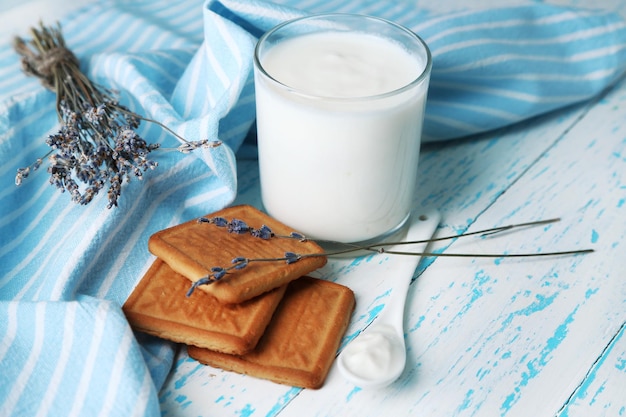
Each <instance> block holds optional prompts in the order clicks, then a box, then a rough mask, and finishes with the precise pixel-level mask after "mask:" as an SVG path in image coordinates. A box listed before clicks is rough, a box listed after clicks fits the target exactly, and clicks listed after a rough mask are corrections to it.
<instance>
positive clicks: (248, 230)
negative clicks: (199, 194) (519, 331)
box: [187, 217, 593, 297]
mask: <svg viewBox="0 0 626 417" xmlns="http://www.w3.org/2000/svg"><path fill="white" fill-rule="evenodd" d="M557 221H560V219H558V218H554V219H548V220H538V221H533V222H526V223H517V224H510V225H506V226H500V227H493V228H490V229H485V230H479V231H475V232H468V233H462V234H459V235H452V236H444V237H438V238H431V239H425V240H412V241H399V242H384V243H375V244H372V245H367V246H359V245H352V244H343V246H344V247H345V249H339V250H336V251H333V252H322V253H295V252H285V254H284V256H282V257H276V258H247V257H244V256H237V257H235V258H233V259H232V260H231V265H229V266H214V267H212V268H211V273H210V274H208V275H207V276H205V277H202V278H200V279H199V280H197V281H195V282H193V283H192V285H191V287H190V288H189V290H188V291H187V297H189V296H191V294H193V292H194V291H195V289H196V288H197V287H198V286H200V285H208V284H212V283H214V282H217V281H219V280H221V279H222V278H224V277H225V276H226V275H227V274H229V273H233V272H236V271H239V270H242V269H245V268H246V267H247V266H248V265H249V264H250V263H252V262H286V263H287V264H292V263H294V262H298V261H299V260H301V259H304V258H311V257H320V256H325V257H327V256H334V255H343V254H346V253H355V252H362V251H371V252H376V253H388V254H392V255H406V256H447V257H465V258H470V257H472V258H528V257H542V256H559V255H577V254H585V253H591V252H593V249H574V250H566V251H556V252H539V253H504V254H503V253H445V252H443V253H440V252H405V251H397V250H388V249H386V247H389V246H400V245H415V244H420V243H431V242H439V241H444V240H451V239H457V238H460V237H467V236H475V235H480V236H483V237H486V236H490V235H493V234H496V233H501V232H505V231H509V230H513V229H519V228H522V227H530V226H539V225H545V224H549V223H554V222H557ZM198 222H199V223H206V224H213V225H215V226H217V227H220V228H223V229H225V230H226V231H227V232H228V233H235V234H250V235H251V236H254V237H256V238H259V239H263V240H270V239H274V238H282V239H296V240H298V241H300V242H306V241H308V240H309V239H308V238H307V237H306V236H304V235H302V234H300V233H297V232H291V233H290V234H289V235H277V234H275V233H274V232H272V230H271V229H270V228H269V227H268V226H266V225H262V226H261V227H260V228H258V229H255V228H253V227H250V226H248V224H246V222H244V221H243V220H240V219H231V220H227V219H225V218H224V217H211V218H209V217H200V218H198ZM333 243H335V244H339V242H333Z"/></svg>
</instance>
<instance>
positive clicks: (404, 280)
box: [337, 210, 441, 388]
mask: <svg viewBox="0 0 626 417" xmlns="http://www.w3.org/2000/svg"><path fill="white" fill-rule="evenodd" d="M440 218H441V216H440V214H439V213H438V212H437V211H435V210H431V211H428V212H424V213H413V215H412V216H411V220H410V221H411V223H410V225H409V228H408V230H407V233H406V236H405V238H404V240H405V241H414V240H426V239H430V238H431V237H432V236H433V234H434V232H435V230H436V228H437V225H438V224H439V221H440ZM426 246H428V245H427V244H425V243H422V244H411V245H398V246H394V247H393V248H389V250H398V251H405V252H421V251H423V250H424V249H425V248H426ZM381 256H389V257H390V258H389V259H388V260H387V261H386V262H384V263H381V264H379V265H380V268H378V265H376V267H373V270H370V271H368V273H369V272H371V273H376V274H380V273H384V274H386V275H385V276H386V277H388V278H387V279H388V280H390V281H391V294H390V295H389V297H388V298H387V300H386V302H385V306H384V309H383V311H382V312H381V313H380V314H379V315H378V317H377V318H376V319H375V320H374V322H373V323H372V324H371V325H370V326H369V327H367V328H366V329H364V330H363V331H362V332H361V333H360V334H359V335H358V336H357V337H356V338H355V339H354V340H352V341H351V342H350V343H349V344H348V345H347V346H346V347H345V348H344V349H343V350H342V352H341V353H340V354H339V357H338V358H337V366H338V367H339V370H340V372H341V373H342V374H343V376H344V377H345V378H346V379H348V380H349V381H351V382H352V383H354V384H355V385H356V386H358V387H360V388H381V387H384V386H387V385H389V384H391V383H392V382H393V381H395V380H396V379H397V378H398V377H399V376H400V375H401V374H402V371H403V370H404V367H405V365H406V345H405V341H404V308H405V303H406V296H407V293H408V290H409V285H410V283H411V278H412V277H413V274H414V273H415V269H416V267H417V264H418V263H419V261H420V259H421V257H420V256H407V255H381ZM363 278H364V279H367V278H366V277H363Z"/></svg>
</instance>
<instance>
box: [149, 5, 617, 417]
mask: <svg viewBox="0 0 626 417" xmlns="http://www.w3.org/2000/svg"><path fill="white" fill-rule="evenodd" d="M488 3H489V2H487V1H474V2H472V5H474V4H476V5H480V4H482V5H484V4H488ZM567 3H570V4H573V5H581V4H580V3H581V2H577V1H576V0H571V1H569V2H560V4H567ZM467 5H468V4H465V6H467ZM593 6H596V7H598V6H604V7H606V8H610V9H613V10H618V11H624V10H626V2H624V1H606V2H604V3H593ZM429 7H438V6H436V5H431V6H429ZM439 7H440V8H441V9H442V10H443V8H450V7H451V6H450V5H449V4H444V5H440V6H439ZM457 8H458V6H457ZM239 182H240V184H239V186H240V193H239V197H238V200H237V203H251V204H253V205H257V206H260V198H259V183H258V167H257V163H256V161H253V160H240V161H239ZM416 191H417V192H416V196H415V209H416V210H422V209H425V208H428V207H434V208H436V209H438V210H439V211H440V213H441V215H442V221H441V224H440V226H439V229H438V231H437V235H439V236H444V235H449V234H458V233H462V232H465V231H469V232H471V231H474V230H480V229H484V228H489V227H492V226H501V225H505V224H510V223H518V222H525V221H529V220H539V219H545V218H553V217H560V218H561V221H560V222H558V223H555V224H552V225H549V226H543V227H534V228H528V229H524V230H521V231H517V232H515V233H506V234H499V235H494V236H492V237H489V238H465V239H459V240H455V241H453V242H446V243H441V244H439V245H436V246H435V247H434V249H435V250H440V251H443V252H447V253H453V252H474V253H478V252H482V253H487V252H498V253H506V252H508V253H513V252H546V251H551V250H563V249H580V248H593V249H594V250H595V252H594V253H592V254H587V255H578V256H562V257H547V258H525V259H512V258H496V259H487V258H448V257H437V258H434V257H431V258H427V259H424V260H423V261H422V262H421V264H420V266H419V267H418V270H417V271H416V274H415V280H414V282H413V284H412V285H411V289H410V292H409V294H408V299H407V308H406V318H405V332H406V341H407V348H408V363H407V367H406V370H405V372H404V374H403V375H402V377H401V379H400V380H398V381H397V382H396V383H394V384H392V385H391V386H389V387H387V388H384V389H378V390H366V389H359V388H357V387H355V386H354V385H352V384H350V383H349V382H346V381H345V380H344V379H343V378H342V377H341V376H340V375H339V373H338V371H337V369H336V368H335V367H334V366H333V368H332V369H331V372H330V375H329V378H328V380H327V381H326V384H325V385H324V387H323V388H321V389H319V390H301V389H297V388H292V387H288V386H283V385H278V384H274V383H271V382H267V381H262V380H257V379H254V378H251V377H246V376H241V375H237V374H233V373H229V372H224V371H221V370H218V369H213V368H210V367H207V366H203V365H200V364H199V363H198V362H196V361H194V360H192V359H190V358H189V357H188V356H187V354H186V351H185V349H184V348H182V349H181V350H180V351H179V353H178V356H177V359H176V365H175V369H174V370H173V371H172V373H171V375H170V377H169V378H168V380H167V381H166V384H165V386H164V387H163V389H162V390H161V393H160V398H161V407H162V411H163V414H164V415H166V416H197V415H202V416H235V415H237V416H312V415H317V416H329V415H331V416H360V417H363V416H379V415H390V416H391V415H392V416H404V415H406V416H409V415H411V416H412V415H422V416H470V415H472V416H474V415H476V416H498V415H506V416H554V415H556V416H571V417H573V416H581V417H588V416H621V415H626V334H625V333H626V330H625V328H626V248H625V246H624V245H625V243H624V241H625V234H626V81H624V80H622V81H621V82H619V83H618V84H617V85H615V86H614V87H612V88H610V89H609V90H608V91H606V92H605V93H604V94H602V95H601V96H600V97H598V98H597V99H596V100H594V101H592V102H588V103H584V104H581V105H576V106H573V107H571V108H568V109H566V110H562V111H559V112H556V113H552V114H548V115H545V116H542V117H540V118H536V119H532V120H529V121H527V122H524V123H522V124H519V125H515V126H512V127H510V128H507V129H504V130H500V131H497V132H490V133H488V134H484V135H481V136H477V137H472V138H468V139H463V140H457V141H452V142H448V143H443V144H429V145H424V146H423V148H422V152H421V159H420V170H419V184H418V187H417V190H416ZM377 256H382V255H377ZM370 261H371V258H358V259H332V260H331V261H330V262H329V264H328V265H327V266H326V267H324V268H323V269H322V270H321V271H318V275H319V276H322V277H324V278H326V279H330V280H333V281H337V282H340V283H344V284H346V285H349V286H350V287H351V288H353V290H354V291H355V293H356V296H357V308H356V311H355V313H354V316H353V319H352V323H351V325H350V327H349V329H348V331H347V334H346V340H348V339H349V338H352V337H354V336H355V335H356V334H358V332H359V331H360V330H361V329H363V328H365V327H366V326H367V325H368V324H370V323H371V322H372V321H373V320H375V317H376V314H377V313H378V312H379V311H380V310H381V309H382V308H384V305H385V299H386V296H387V292H388V290H389V288H388V287H386V286H385V278H384V277H381V279H380V280H379V281H377V282H363V280H359V279H358V275H359V270H363V269H362V268H367V267H368V263H369V262H370Z"/></svg>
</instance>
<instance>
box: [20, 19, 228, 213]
mask: <svg viewBox="0 0 626 417" xmlns="http://www.w3.org/2000/svg"><path fill="white" fill-rule="evenodd" d="M31 34H32V39H31V40H30V41H29V42H27V41H25V40H24V39H22V38H20V37H16V38H15V40H14V48H15V51H16V52H17V53H18V54H19V55H20V56H21V62H22V69H23V71H24V72H25V73H26V74H28V75H32V76H35V77H37V78H39V79H40V81H41V83H42V84H43V85H44V86H45V87H46V88H48V89H50V90H52V91H53V92H55V93H56V110H57V115H58V118H59V122H60V124H61V127H60V129H59V131H58V132H57V133H55V134H52V135H50V136H49V137H48V138H47V139H46V143H47V144H48V146H49V147H50V149H49V151H48V152H47V153H46V154H45V155H43V156H42V157H40V158H37V160H36V161H35V162H34V163H33V164H31V165H29V166H27V167H24V168H20V169H18V170H17V175H16V177H15V184H16V185H20V184H21V183H22V181H23V180H24V179H25V178H27V177H28V176H29V175H30V173H31V171H35V170H37V169H38V168H39V167H40V166H41V164H42V163H43V160H44V159H45V158H47V159H48V161H49V163H50V164H49V166H48V173H49V174H50V183H51V184H53V185H55V186H56V187H57V188H59V189H60V190H61V191H62V192H65V191H68V192H69V194H70V196H71V198H72V200H73V201H74V202H76V203H79V204H88V203H90V202H91V201H92V200H93V198H94V197H95V196H96V195H97V194H98V193H99V192H100V191H101V190H102V189H104V188H105V187H107V186H108V200H109V203H108V206H107V207H108V208H111V207H114V206H117V202H118V199H119V197H120V194H121V191H122V185H123V184H124V183H125V182H129V181H130V180H131V178H133V177H134V178H137V179H139V180H141V179H142V177H143V173H144V172H146V171H148V170H152V169H154V168H156V167H157V165H158V163H157V162H156V161H155V160H153V159H152V157H151V153H152V152H153V151H155V150H157V149H159V148H160V146H159V144H151V143H148V142H147V141H146V140H145V139H143V138H142V137H140V136H139V135H138V134H137V132H136V129H137V128H138V127H139V125H140V122H141V121H146V122H151V123H155V124H157V125H159V126H161V127H162V128H164V129H166V130H167V131H168V132H170V133H171V134H173V135H174V136H176V137H177V138H178V139H179V140H181V141H182V145H180V146H179V147H178V148H176V149H177V150H178V151H179V152H182V153H188V152H191V151H193V150H195V149H198V148H200V147H214V146H219V145H220V144H221V142H219V141H209V140H208V139H204V140H198V141H187V140H185V139H184V138H182V137H180V136H179V135H178V134H176V133H175V132H174V131H172V130H171V129H169V128H167V127H166V126H164V125H163V124H162V123H160V122H158V121H155V120H152V119H148V118H145V117H142V116H140V115H138V114H136V113H135V112H133V111H131V110H129V109H128V108H127V107H125V106H123V105H122V104H120V103H119V102H118V101H117V99H116V98H115V94H114V93H113V92H112V91H111V90H109V89H106V88H104V87H102V86H99V85H96V84H95V83H93V82H92V81H91V80H90V79H89V78H88V77H87V76H86V75H84V74H83V73H82V72H81V70H80V67H79V66H80V64H79V61H78V59H77V58H76V56H75V55H74V54H73V53H72V51H70V50H69V49H68V48H67V46H66V44H65V40H64V38H63V35H62V33H61V28H60V26H57V27H56V28H54V27H46V26H44V25H43V24H40V27H39V28H38V29H37V28H31Z"/></svg>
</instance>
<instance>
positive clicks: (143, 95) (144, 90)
mask: <svg viewBox="0 0 626 417" xmlns="http://www.w3.org/2000/svg"><path fill="white" fill-rule="evenodd" d="M281 3H282V4H280V5H279V4H275V3H268V2H263V1H249V0H246V1H244V0H223V1H208V2H206V3H205V4H201V3H200V1H199V0H185V1H179V2H169V1H167V0H155V1H151V2H121V3H118V2H115V1H101V2H94V3H93V4H91V5H89V6H87V7H86V8H84V9H82V10H79V11H77V12H76V13H74V14H73V15H70V16H68V17H67V18H66V19H64V20H63V21H62V22H61V23H62V28H63V33H64V35H65V38H66V41H67V44H68V45H69V47H70V48H71V49H72V50H73V51H74V53H75V54H76V55H77V56H78V57H79V59H80V61H81V65H82V67H83V68H84V69H85V71H86V72H87V73H88V75H89V76H90V77H92V78H93V79H94V80H95V81H97V82H98V83H100V84H103V85H105V86H108V87H112V88H115V89H117V90H119V91H120V100H121V102H122V103H124V104H127V105H129V106H130V107H131V108H133V109H135V110H136V111H137V112H139V113H141V114H143V115H145V116H147V117H150V118H153V119H155V120H158V121H160V122H162V123H164V124H166V125H167V126H169V127H170V128H172V129H174V130H175V131H177V132H178V133H179V134H181V135H183V136H185V137H186V138H188V139H190V140H196V139H201V138H209V139H212V140H213V139H219V140H221V141H223V143H224V145H223V146H219V147H216V148H208V149H203V150H201V151H197V152H195V153H194V154H192V155H186V156H185V155H181V154H178V153H175V152H164V153H163V154H162V155H161V156H160V157H159V159H158V161H159V164H160V165H159V167H158V168H157V169H156V170H155V171H153V172H151V173H150V174H146V178H145V179H144V180H143V182H140V181H132V182H130V183H129V184H127V185H126V186H125V187H126V188H125V190H124V192H123V195H122V197H121V198H120V201H119V204H120V206H119V207H117V208H114V209H111V210H107V209H106V204H107V201H106V196H98V197H97V198H96V199H95V200H94V201H93V202H92V203H90V204H89V205H88V206H77V205H75V204H74V203H72V202H71V201H70V199H69V197H68V196H67V195H65V194H61V193H59V192H58V191H57V190H56V189H55V188H54V187H52V186H50V184H48V179H47V173H46V172H45V169H42V170H41V171H43V172H35V173H34V174H32V175H31V177H29V178H27V179H26V180H25V181H24V183H23V185H21V186H20V187H16V186H15V185H14V176H15V173H16V170H17V169H18V168H20V167H24V166H27V165H29V164H30V163H32V162H33V161H34V160H35V159H36V158H37V157H39V156H41V155H44V154H45V152H46V145H45V143H44V138H45V137H46V135H47V134H49V133H52V132H53V131H54V130H55V129H56V128H57V127H58V126H57V119H56V113H55V109H54V95H53V94H52V93H51V92H49V91H46V90H45V89H43V87H41V86H40V85H39V84H38V81H37V80H35V79H33V78H28V77H26V76H24V74H23V73H22V72H21V70H20V67H19V62H18V58H17V55H16V54H15V53H14V52H13V51H12V49H11V47H10V45H9V44H4V45H0V63H1V66H0V75H1V76H0V160H1V161H2V165H1V166H0V181H1V182H0V190H1V191H0V367H1V368H2V373H0V410H2V413H3V414H6V415H64V416H71V415H98V414H99V415H123V416H132V415H158V414H159V403H158V390H159V388H160V386H161V385H162V384H163V381H164V379H165V377H166V375H167V373H168V372H169V370H170V368H171V366H172V361H173V355H174V346H173V345H172V344H170V343H167V342H164V341H162V340H158V339H155V338H152V337H147V336H144V335H140V334H133V332H132V331H131V330H130V327H129V326H128V324H127V322H126V321H125V319H124V316H123V314H122V312H121V309H120V307H121V305H122V304H123V303H124V301H125V300H126V298H127V297H128V295H129V294H130V292H131V291H132V289H133V287H134V286H135V284H136V283H137V282H138V280H139V279H140V278H141V276H142V275H143V273H144V272H145V271H146V270H147V268H148V266H149V265H150V264H151V262H152V260H153V257H152V256H151V255H150V254H149V252H148V250H147V241H148V237H149V236H150V235H151V234H152V233H154V232H156V231H158V230H160V229H163V228H165V227H168V226H172V225H174V224H177V223H180V222H182V221H184V220H187V219H190V218H193V217H198V216H202V215H204V214H207V213H209V212H212V211H215V210H218V209H220V208H222V207H224V206H225V205H227V204H229V203H230V202H232V200H233V199H234V197H235V195H236V192H237V175H236V172H237V171H236V158H235V153H236V152H237V151H239V152H241V151H242V149H243V144H244V139H245V138H246V136H247V133H248V131H249V130H250V128H251V127H252V126H253V122H254V91H253V83H252V77H251V71H252V59H251V57H252V53H253V48H254V45H255V43H256V40H257V38H258V37H259V36H260V35H261V34H262V33H263V32H265V31H266V30H268V29H269V28H271V27H272V26H274V25H275V24H277V23H279V22H282V21H284V20H286V19H289V18H293V17H296V16H301V15H304V14H306V13H317V12H352V13H364V14H374V15H379V16H381V17H385V18H389V19H391V20H395V21H397V22H398V23H401V24H404V25H406V26H408V27H409V28H411V29H413V30H415V31H416V32H417V33H418V34H419V35H420V36H422V37H423V38H424V39H425V40H426V42H427V43H428V44H429V45H430V47H431V50H432V54H433V57H434V61H433V62H434V65H433V72H432V80H431V90H430V95H429V101H428V108H427V113H426V121H425V136H424V138H425V140H429V141H434V140H445V139H452V138H459V137H464V136H468V135H471V134H475V133H479V132H484V131H487V130H491V129H495V128H499V127H502V126H507V125H510V124H512V123H515V122H518V121H521V120H524V119H527V118H529V117H533V116H535V115H538V114H542V113H545V112H548V111H552V110H555V109H557V108H560V107H563V106H567V105H571V104H573V103H577V102H581V101H584V100H588V99H590V98H591V97H593V96H595V95H596V94H598V93H599V92H600V91H602V90H603V89H604V88H606V87H607V86H609V85H610V84H611V83H613V82H615V81H616V80H617V79H618V77H619V76H620V75H621V74H622V73H623V71H624V70H625V69H626V41H625V39H626V25H625V23H624V22H623V21H622V20H621V19H620V18H619V17H618V16H617V15H613V14H610V13H602V12H590V11H582V10H574V9H567V8H562V7H554V6H549V5H545V4H534V5H529V6H520V7H505V8H498V9H490V10H474V11H471V10H468V11H462V12H458V13H454V14H446V15H440V16H431V15H429V14H428V13H427V12H425V11H423V10H419V9H416V8H415V6H414V5H412V3H413V2H408V1H407V2H406V3H405V2H398V1H394V0H388V1H385V0H367V1H360V0H359V1H357V0H344V1H339V2H330V3H328V2H326V1H325V0H315V1H307V2H306V5H307V6H306V10H301V9H298V6H299V5H300V1H299V0H283V1H282V2H281ZM303 4H304V3H303ZM45 23H48V22H45ZM25 32H26V31H25ZM23 35H24V36H27V33H24V34H23ZM139 132H140V133H141V135H142V136H143V137H145V138H147V139H148V140H149V141H150V142H159V143H161V144H162V145H163V146H164V147H168V146H176V145H177V144H178V143H177V141H176V140H175V139H174V138H173V136H171V135H169V134H166V133H164V131H163V130H162V129H161V128H160V127H158V126H156V125H150V124H146V123H144V124H142V127H141V129H140V130H139ZM44 167H45V163H44Z"/></svg>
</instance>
